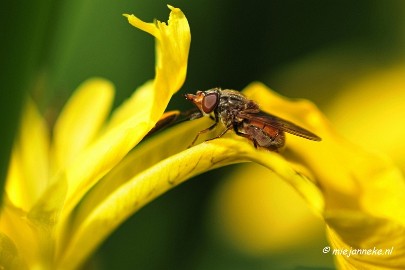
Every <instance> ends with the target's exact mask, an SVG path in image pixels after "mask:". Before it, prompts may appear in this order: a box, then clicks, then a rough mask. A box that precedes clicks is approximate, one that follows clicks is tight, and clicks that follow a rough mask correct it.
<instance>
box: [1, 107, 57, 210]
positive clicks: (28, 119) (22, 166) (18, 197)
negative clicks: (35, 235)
mask: <svg viewBox="0 0 405 270" xmlns="http://www.w3.org/2000/svg"><path fill="white" fill-rule="evenodd" d="M49 136H50V135H49V130H48V128H47V125H46V123H45V120H44V119H43V118H42V116H41V115H40V113H39V111H38V109H37V108H36V106H35V104H34V103H33V102H32V101H31V100H30V99H29V100H28V101H27V104H26V108H25V111H24V113H23V119H22V121H21V128H20V132H19V136H18V137H17V140H16V141H15V143H14V147H13V152H12V157H11V163H10V167H9V171H8V176H7V182H6V192H7V195H8V197H9V199H10V200H11V201H12V203H13V204H14V205H16V206H17V207H19V208H22V209H24V210H27V211H28V210H29V209H30V208H31V207H32V206H33V204H34V203H35V202H36V200H37V199H38V198H39V196H41V194H42V192H43V191H44V189H45V188H46V187H47V185H48V184H49V182H48V178H49V175H48V170H49V166H48V163H49Z"/></svg>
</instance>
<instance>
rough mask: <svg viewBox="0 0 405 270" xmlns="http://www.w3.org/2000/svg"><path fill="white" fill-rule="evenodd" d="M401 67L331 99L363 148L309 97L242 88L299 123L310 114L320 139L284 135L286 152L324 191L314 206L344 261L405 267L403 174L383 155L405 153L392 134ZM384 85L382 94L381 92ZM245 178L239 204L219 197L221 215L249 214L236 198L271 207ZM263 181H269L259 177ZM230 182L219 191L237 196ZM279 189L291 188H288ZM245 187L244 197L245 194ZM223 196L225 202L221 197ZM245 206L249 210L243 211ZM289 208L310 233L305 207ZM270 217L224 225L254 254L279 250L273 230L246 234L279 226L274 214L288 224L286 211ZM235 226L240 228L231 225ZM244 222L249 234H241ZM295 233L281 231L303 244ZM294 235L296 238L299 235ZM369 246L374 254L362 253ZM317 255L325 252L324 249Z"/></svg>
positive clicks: (333, 111)
mask: <svg viewBox="0 0 405 270" xmlns="http://www.w3.org/2000/svg"><path fill="white" fill-rule="evenodd" d="M403 71H404V69H403V68H398V69H393V70H389V71H388V72H387V71H386V72H382V73H379V74H373V75H372V76H370V77H366V78H364V79H363V80H361V81H360V82H358V83H356V84H353V85H350V86H349V87H348V89H347V92H346V93H343V94H342V95H341V98H340V99H339V98H338V99H337V100H336V101H335V104H334V105H333V106H331V107H330V110H329V115H331V117H332V119H334V121H335V122H336V123H337V124H338V126H339V131H341V132H343V135H344V137H351V138H353V140H357V142H358V144H359V145H363V147H364V148H361V147H360V146H357V145H354V144H353V143H350V142H349V141H347V140H346V139H344V137H343V136H341V135H340V134H339V132H338V131H336V130H335V129H334V128H332V127H331V125H330V124H329V123H328V121H327V120H326V119H325V118H324V117H323V116H322V115H321V114H320V113H319V112H317V110H316V108H315V107H313V105H311V104H309V103H308V102H306V101H298V102H290V101H288V100H286V99H285V98H281V97H279V96H278V95H276V94H275V93H272V92H271V91H270V90H269V89H265V87H263V86H260V87H257V86H255V87H252V86H249V87H248V89H246V90H245V94H246V95H247V96H248V97H250V98H252V99H254V100H260V101H261V102H260V105H261V107H262V108H263V109H264V110H268V111H270V112H272V113H274V114H276V115H279V116H280V117H284V118H286V119H289V120H291V121H293V122H295V123H302V122H301V121H303V120H306V122H307V124H306V125H303V126H308V124H310V125H309V127H312V128H310V130H313V131H315V133H316V134H318V135H319V136H320V137H322V142H321V143H319V144H313V143H312V144H311V145H309V144H310V143H311V142H306V141H304V140H302V139H300V138H297V137H295V136H290V137H288V138H287V147H286V149H285V151H284V152H283V153H282V155H283V156H284V157H285V158H286V159H287V160H288V161H290V166H292V168H294V170H295V171H296V172H297V173H299V174H301V175H306V176H308V178H309V179H311V180H312V181H313V184H314V185H315V186H316V187H317V189H318V191H319V192H321V194H322V195H321V198H322V200H323V201H324V208H323V209H320V208H319V207H315V208H317V209H318V210H320V211H318V210H317V211H316V212H318V214H321V215H322V217H323V219H324V221H325V224H326V231H327V236H328V239H329V242H330V245H331V247H332V249H331V250H330V254H332V255H333V257H334V259H335V260H336V263H337V266H338V267H339V269H402V268H405V256H404V254H405V237H404V236H405V234H404V232H405V181H404V178H403V174H402V172H401V170H400V169H399V168H398V167H397V166H396V165H395V164H394V163H393V162H392V161H391V160H390V159H389V158H387V157H386V156H385V155H384V153H388V154H390V156H392V157H394V158H395V160H397V161H398V162H399V163H401V162H402V161H403V151H401V150H400V149H402V147H401V146H402V144H403V142H402V140H401V139H399V140H393V138H399V137H401V134H402V131H403V128H402V126H401V125H399V126H397V123H399V122H401V120H400V119H401V117H402V116H403V115H404V114H403V112H402V110H403V109H402V108H403V105H400V104H401V102H402V100H401V99H400V96H401V95H402V92H403V91H402V90H401V89H403V86H404V80H403ZM383 89H385V90H383ZM381 91H383V92H384V94H381ZM401 91H402V92H401ZM365 96H367V97H368V98H367V99H366V101H367V102H361V100H362V99H364V97H365ZM402 104H403V102H402ZM401 106H402V107H401ZM349 108H352V109H351V110H350V109H349ZM339 123H340V124H339ZM390 123H391V124H390ZM302 124H304V123H302ZM385 124H387V125H385ZM394 149H395V150H396V151H394ZM399 156H400V158H398V157H399ZM240 174H242V173H240ZM249 174H250V175H255V174H254V170H250V171H249V172H246V173H244V175H245V176H246V175H249ZM259 175H261V174H259ZM237 179H238V180H236V181H235V182H233V184H232V185H228V189H230V190H232V189H235V188H237V187H236V186H238V185H241V184H238V183H239V182H240V181H241V180H240V177H239V176H238V177H237ZM257 181H258V180H256V181H255V182H257ZM247 182H248V181H245V182H244V184H243V185H242V186H241V187H239V192H240V193H239V194H238V196H239V198H238V200H237V201H236V202H235V203H234V204H230V202H229V201H228V202H226V203H227V204H228V207H227V209H225V210H223V209H221V208H222V205H219V206H218V207H219V208H220V209H221V211H222V212H221V213H222V215H223V218H224V219H225V221H224V222H232V220H235V219H239V220H244V218H246V216H247V215H248V214H246V211H243V208H240V207H239V206H240V204H238V201H246V204H247V205H251V209H252V208H253V209H255V207H257V208H258V210H257V211H259V212H260V211H265V209H267V208H266V207H270V208H272V207H271V206H269V205H268V204H269V202H267V201H266V202H265V203H263V202H261V201H260V199H258V197H259V198H260V196H255V195H252V194H251V196H249V192H247V190H249V186H250V184H248V183H247ZM291 184H292V187H293V188H295V189H296V190H297V191H298V192H299V193H300V194H301V195H303V197H304V199H306V200H307V202H309V203H310V204H309V205H310V206H311V205H312V206H314V204H313V203H311V199H310V196H307V195H306V192H305V191H303V190H302V187H300V185H299V184H297V183H291ZM258 186H259V187H260V188H262V189H263V188H265V185H264V184H263V183H261V182H259V184H258ZM230 190H228V191H223V192H222V193H221V194H222V196H227V197H228V198H233V197H236V196H237V195H234V196H233V197H230V196H232V193H230V192H229V191H230ZM241 190H243V192H241ZM277 192H278V191H272V192H270V191H269V193H268V195H269V196H274V195H271V194H274V193H277ZM280 192H283V193H284V194H288V193H286V191H282V190H281V191H280ZM259 194H260V193H259ZM244 195H246V196H247V197H246V198H245V197H243V196H244ZM249 200H253V202H250V201H249ZM221 202H222V203H223V204H226V203H225V202H223V201H222V200H221ZM229 204H230V205H229ZM257 204H258V205H257ZM273 205H274V203H273ZM317 205H318V204H315V206H317ZM235 206H238V208H237V209H236V208H235V209H234V210H233V211H235V213H233V214H232V213H231V214H230V213H226V211H232V210H231V209H232V207H235ZM273 207H274V206H273ZM285 209H288V208H285ZM253 211H254V210H253ZM243 213H245V215H244V216H241V215H243ZM290 214H291V215H293V214H294V215H296V218H299V220H300V221H299V222H301V223H298V224H297V227H296V228H295V231H298V232H302V233H306V232H307V231H308V230H311V228H310V227H307V225H308V222H307V221H306V220H307V217H306V216H301V217H300V215H301V214H300V213H295V212H294V211H291V210H290ZM224 215H225V217H224ZM226 216H227V217H228V220H226ZM265 217H266V216H264V214H261V215H256V219H255V218H254V217H251V222H249V224H246V223H247V221H244V222H240V223H232V224H228V225H226V223H224V224H225V225H223V226H226V227H225V228H224V229H225V230H228V232H227V234H228V237H235V238H237V239H238V240H236V242H235V241H233V242H234V243H236V244H237V245H239V246H242V245H245V247H244V248H248V249H249V250H247V252H253V253H254V254H256V255H260V254H261V253H265V254H267V255H268V254H269V252H270V253H271V252H281V251H283V248H282V247H281V246H280V245H278V246H273V245H271V244H269V243H268V241H271V239H272V240H273V241H276V242H277V241H280V239H278V237H277V235H275V233H267V234H265V233H264V232H262V234H261V237H260V235H255V234H254V233H253V232H250V234H249V231H250V230H253V231H255V232H260V231H261V229H260V228H261V226H266V225H267V226H269V230H272V229H274V230H277V231H278V232H282V231H283V230H282V229H280V228H279V227H277V226H274V225H273V226H272V222H273V223H274V222H276V221H281V222H284V225H283V226H288V224H286V223H288V222H287V221H285V219H286V218H285V217H284V216H283V215H281V214H279V215H278V216H275V217H272V218H271V220H269V221H266V220H263V218H265ZM313 220H314V219H313ZM255 221H256V222H257V223H255ZM312 222H313V221H311V223H312ZM317 226H318V225H317ZM229 228H232V229H231V230H230V229H229ZM318 228H320V227H318ZM232 230H235V231H236V233H232ZM243 230H245V231H244V232H245V234H244V235H241V233H242V231H243ZM229 234H231V235H229ZM252 234H253V235H252ZM290 235H291V234H288V235H285V236H284V237H283V239H282V241H284V242H283V244H284V245H290V246H291V247H294V246H299V245H300V243H297V242H295V243H294V239H291V237H290ZM255 237H256V238H257V237H260V238H259V239H256V238H255ZM255 239H256V240H255ZM266 239H267V240H266ZM238 241H239V242H238ZM288 241H291V242H292V243H289V242H288ZM295 241H299V238H296V239H295ZM360 250H361V251H360ZM379 250H381V251H379ZM368 251H370V254H361V252H368ZM333 252H335V253H333ZM345 252H346V253H345ZM350 252H352V253H350ZM386 252H387V253H386ZM347 253H349V254H347ZM356 253H357V254H356ZM381 253H382V255H381ZM319 256H324V255H323V253H322V250H321V249H319Z"/></svg>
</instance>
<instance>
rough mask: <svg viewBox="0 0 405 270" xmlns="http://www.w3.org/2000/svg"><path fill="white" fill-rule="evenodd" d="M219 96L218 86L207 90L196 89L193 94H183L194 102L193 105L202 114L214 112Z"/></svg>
mask: <svg viewBox="0 0 405 270" xmlns="http://www.w3.org/2000/svg"><path fill="white" fill-rule="evenodd" d="M220 96H221V90H220V89H219V88H213V89H210V90H207V91H197V93H196V94H195V95H194V94H185V97H186V99H187V100H189V101H191V102H193V103H194V105H195V106H196V107H197V108H198V109H199V110H200V111H201V113H202V114H203V115H211V114H212V113H215V109H216V108H217V107H218V104H219V100H220Z"/></svg>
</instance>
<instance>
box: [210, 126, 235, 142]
mask: <svg viewBox="0 0 405 270" xmlns="http://www.w3.org/2000/svg"><path fill="white" fill-rule="evenodd" d="M231 128H232V126H229V127H227V128H226V129H224V131H222V132H221V134H219V135H218V136H216V137H214V138H211V139H208V140H205V141H206V142H208V141H211V140H215V139H218V138H221V137H222V136H224V134H225V133H226V132H227V131H228V130H230V129H231Z"/></svg>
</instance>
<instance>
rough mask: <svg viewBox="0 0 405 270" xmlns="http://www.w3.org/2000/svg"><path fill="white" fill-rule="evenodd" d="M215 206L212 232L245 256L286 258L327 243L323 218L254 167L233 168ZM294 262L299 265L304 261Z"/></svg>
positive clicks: (267, 172)
mask: <svg viewBox="0 0 405 270" xmlns="http://www.w3.org/2000/svg"><path fill="white" fill-rule="evenodd" d="M213 201H214V202H213V207H214V208H213V212H214V217H209V218H212V219H213V220H215V222H213V223H214V225H215V228H214V229H216V230H218V231H219V232H220V235H223V236H224V238H225V240H227V241H226V242H229V243H230V244H232V245H233V246H234V247H236V248H237V249H238V250H240V251H242V252H244V253H246V254H248V255H251V256H255V257H256V256H269V255H274V254H277V253H280V252H282V253H283V256H285V255H286V254H289V253H290V252H294V253H295V254H297V250H298V249H299V250H301V251H305V252H309V248H310V247H312V250H313V249H314V248H313V246H314V243H315V242H325V243H326V239H324V238H325V231H324V222H323V219H321V218H320V217H319V216H315V215H314V214H313V212H312V211H311V210H312V209H310V208H309V207H308V205H307V203H306V202H305V201H304V200H303V199H302V198H301V197H300V196H299V195H298V194H297V192H296V191H295V190H294V189H293V188H292V187H291V186H289V185H287V184H286V183H285V181H283V179H279V177H277V175H275V174H274V173H272V172H271V171H270V170H268V169H267V168H265V167H262V166H258V165H257V164H254V163H253V164H246V165H243V166H239V167H237V168H234V169H233V170H232V172H231V173H230V174H229V175H227V177H226V180H225V181H223V182H221V184H220V185H219V187H218V189H217V190H216V192H215V193H214V200H213ZM324 246H325V244H324ZM305 254H307V253H305ZM316 254H319V250H316ZM296 259H297V260H295V259H292V260H294V261H297V263H298V262H299V263H301V264H302V262H303V258H302V256H299V258H296ZM311 261H312V262H314V258H313V257H311Z"/></svg>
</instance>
